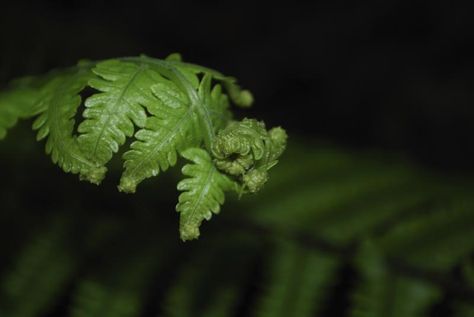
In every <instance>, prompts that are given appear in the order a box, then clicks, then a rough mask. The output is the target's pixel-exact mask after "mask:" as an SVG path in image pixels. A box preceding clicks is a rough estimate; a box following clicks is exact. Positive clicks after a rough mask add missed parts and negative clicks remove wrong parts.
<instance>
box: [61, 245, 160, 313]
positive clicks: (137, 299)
mask: <svg viewBox="0 0 474 317" xmlns="http://www.w3.org/2000/svg"><path fill="white" fill-rule="evenodd" d="M137 243H139V242H137ZM162 251H163V250H162ZM142 252H143V253H141V254H134V256H132V257H130V258H127V259H120V257H119V258H116V257H114V256H112V259H113V261H110V262H109V261H108V262H109V263H108V264H107V266H106V267H107V272H100V275H97V276H91V277H87V278H85V279H84V280H83V281H82V282H81V283H80V284H79V285H78V287H77V290H76V292H75V294H74V299H73V306H72V307H71V310H70V311H71V314H70V316H71V317H134V316H139V315H140V312H141V311H142V309H143V304H144V303H143V300H142V298H143V296H144V294H145V293H146V291H147V287H149V285H150V284H151V281H152V277H153V273H154V272H155V270H156V269H157V268H159V265H157V262H158V261H157V260H158V259H159V257H157V253H156V249H155V248H153V249H149V248H145V250H142ZM121 256H123V254H121ZM118 260H120V262H121V265H120V266H119V267H114V266H115V265H116V263H117V262H118Z"/></svg>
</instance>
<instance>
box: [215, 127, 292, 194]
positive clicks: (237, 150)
mask: <svg viewBox="0 0 474 317" xmlns="http://www.w3.org/2000/svg"><path fill="white" fill-rule="evenodd" d="M286 140H287V135H286V132H285V130H283V129H282V128H280V127H277V128H273V129H271V130H269V131H267V130H266V128H265V124H264V123H263V122H259V121H257V120H255V119H247V118H246V119H244V120H242V121H233V122H231V123H229V125H228V126H227V127H226V128H225V129H223V130H221V131H220V132H219V134H218V135H217V137H216V139H215V141H214V143H213V145H212V154H213V156H214V162H215V164H216V166H217V168H218V169H219V170H221V171H223V172H224V173H227V174H229V175H232V176H235V177H237V179H238V180H239V181H240V183H241V184H242V189H243V191H244V192H251V193H255V192H257V191H258V190H260V189H261V188H262V186H263V185H264V184H265V182H266V181H267V179H268V170H269V169H270V168H272V167H273V166H275V164H277V163H278V158H279V157H280V155H281V154H282V153H283V151H284V149H285V147H286Z"/></svg>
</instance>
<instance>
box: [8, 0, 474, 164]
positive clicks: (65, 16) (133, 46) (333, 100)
mask: <svg viewBox="0 0 474 317" xmlns="http://www.w3.org/2000/svg"><path fill="white" fill-rule="evenodd" d="M0 6H1V9H0V43H1V44H0V47H1V49H0V82H1V83H5V82H6V81H7V80H9V79H11V78H13V77H15V76H20V75H26V74H37V73H41V72H45V71H47V70H49V69H51V68H54V67H61V66H67V65H70V64H73V63H75V62H76V61H77V60H78V59H81V58H89V59H104V58H111V57H118V56H127V55H138V54H140V53H145V54H147V55H150V56H153V57H157V58H164V57H165V56H166V55H167V54H169V53H172V52H180V53H182V54H183V56H184V58H185V59H186V60H187V61H190V62H194V63H198V64H203V65H206V66H210V67H213V68H216V69H218V70H220V71H222V72H224V73H226V74H230V75H233V76H236V77H237V78H238V79H239V80H240V83H241V84H242V86H245V87H246V88H249V89H250V90H252V91H253V92H254V94H255V96H256V101H257V102H256V104H255V107H254V108H253V109H252V110H250V111H249V112H247V115H248V116H250V117H258V118H260V119H265V121H266V122H267V123H268V124H269V125H282V126H284V127H285V128H287V129H288V130H289V131H290V135H298V134H299V135H301V134H303V135H305V136H306V137H308V138H317V139H324V140H329V141H331V142H334V143H336V144H341V145H345V146H351V147H355V148H362V147H363V148H365V147H371V148H383V149H390V150H395V151H397V152H402V153H408V154H409V155H410V156H412V157H414V158H415V159H417V160H419V161H420V162H422V163H423V164H426V165H427V166H430V167H434V168H437V169H442V170H456V171H466V170H468V169H469V170H472V166H473V164H472V161H473V159H474V153H473V152H472V151H471V149H472V148H473V147H472V145H471V144H472V141H471V134H472V130H473V128H472V121H473V119H474V110H473V106H472V105H473V104H474V87H473V82H474V81H473V80H472V74H473V73H474V50H473V49H472V48H471V42H472V40H473V39H474V28H473V21H474V19H473V18H472V12H471V11H470V10H469V8H467V7H461V6H454V5H453V4H451V2H446V1H444V2H439V3H437V2H436V1H434V2H433V1H426V2H422V1H393V0H392V1H390V0H388V1H357V2H354V3H352V4H350V5H347V4H345V3H344V2H341V1H332V0H331V1H329V0H328V1H312V2H310V3H307V4H303V3H295V2H293V1H291V2H290V1H287V2H284V3H280V4H277V3H276V2H272V3H270V4H265V3H263V2H258V1H250V2H245V1H177V0H170V1H151V2H141V1H111V2H105V1H37V2H35V3H33V4H31V3H27V2H25V1H2V4H1V5H0Z"/></svg>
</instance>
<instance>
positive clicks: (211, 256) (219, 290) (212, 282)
mask: <svg viewBox="0 0 474 317" xmlns="http://www.w3.org/2000/svg"><path fill="white" fill-rule="evenodd" d="M228 238H229V239H228V240H226V241H224V240H211V241H209V243H207V244H205V245H202V246H201V247H200V248H198V249H197V250H196V252H195V253H194V254H193V256H192V257H191V258H190V259H189V261H185V262H184V263H183V264H184V265H183V267H182V268H179V272H178V274H177V277H176V280H175V281H174V283H173V284H172V286H171V288H170V289H169V290H168V291H167V294H166V296H165V299H164V303H163V306H164V311H165V314H164V316H166V317H188V316H196V317H197V316H200V317H227V316H234V315H236V311H237V309H238V306H239V304H241V303H240V301H241V300H242V299H241V298H240V297H241V295H242V293H241V292H242V290H243V289H244V288H245V284H246V283H247V279H249V278H251V276H249V275H250V273H251V268H252V264H254V263H253V262H254V261H255V258H256V256H257V254H258V253H257V248H256V247H257V246H258V244H256V243H255V242H253V241H252V240H250V239H249V237H248V236H245V235H239V234H238V235H236V234H229V235H228ZM216 254H219V256H218V257H216V256H215V255H216ZM222 268H225V269H224V270H222ZM229 272H232V274H229Z"/></svg>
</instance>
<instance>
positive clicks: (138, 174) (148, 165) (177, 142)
mask: <svg viewBox="0 0 474 317" xmlns="http://www.w3.org/2000/svg"><path fill="white" fill-rule="evenodd" d="M152 91H153V96H154V98H155V100H154V101H153V102H152V103H150V106H149V111H150V113H151V114H153V116H151V117H148V118H147V122H146V125H145V128H144V129H141V130H140V131H138V132H137V133H136V134H135V138H136V139H137V140H136V141H135V142H133V143H132V145H131V150H130V151H128V152H126V153H125V154H124V160H125V163H124V167H125V170H124V172H123V175H122V179H121V181H120V186H119V188H120V190H122V191H125V192H134V191H135V188H136V186H137V184H138V183H140V182H141V181H142V180H144V179H145V178H148V177H151V176H156V175H158V173H159V172H160V170H162V171H165V170H167V169H168V167H170V166H174V165H175V164H176V161H177V151H179V150H182V149H184V148H186V147H189V146H197V145H199V142H200V141H201V139H202V138H201V137H200V135H201V133H200V131H199V129H198V127H197V118H196V114H195V113H194V112H193V111H192V108H191V107H190V105H189V100H188V99H187V96H186V95H185V94H184V93H183V92H182V91H181V90H180V89H179V88H178V87H177V86H176V84H174V83H173V82H171V81H169V80H166V79H164V78H162V79H160V81H159V82H158V83H156V84H155V85H154V86H153V87H152Z"/></svg>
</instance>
